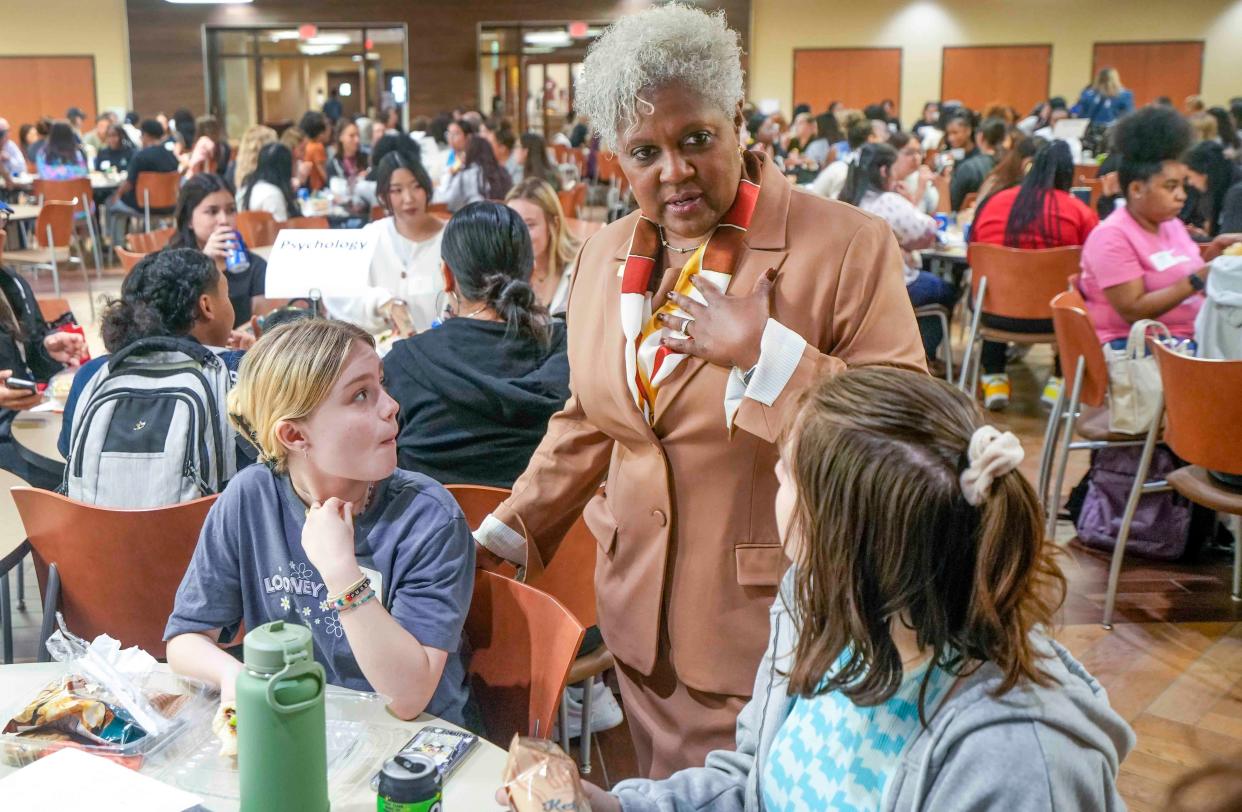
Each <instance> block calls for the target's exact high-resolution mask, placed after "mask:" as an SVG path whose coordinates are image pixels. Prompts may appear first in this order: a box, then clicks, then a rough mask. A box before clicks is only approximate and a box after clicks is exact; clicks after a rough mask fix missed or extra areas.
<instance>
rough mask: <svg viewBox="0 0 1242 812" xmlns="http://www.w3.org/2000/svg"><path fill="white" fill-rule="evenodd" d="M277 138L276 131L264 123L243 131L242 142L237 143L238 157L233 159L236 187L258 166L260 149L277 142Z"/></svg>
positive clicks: (234, 183) (233, 178) (233, 174)
mask: <svg viewBox="0 0 1242 812" xmlns="http://www.w3.org/2000/svg"><path fill="white" fill-rule="evenodd" d="M276 140H277V136H276V131H275V130H273V129H272V128H271V127H265V126H263V125H262V124H255V125H253V126H251V127H249V128H247V130H246V132H244V133H242V137H241V143H239V144H238V145H237V157H236V158H234V159H233V169H232V170H231V171H232V178H231V180H232V182H233V186H234V188H236V187H237V186H238V184H239V183H241V181H243V180H245V179H246V178H248V177H250V173H252V172H254V170H255V169H256V168H258V166H259V151H260V150H262V149H263V148H264V147H266V146H267V145H268V144H275V143H276Z"/></svg>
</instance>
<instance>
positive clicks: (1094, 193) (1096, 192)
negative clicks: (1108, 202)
mask: <svg viewBox="0 0 1242 812" xmlns="http://www.w3.org/2000/svg"><path fill="white" fill-rule="evenodd" d="M1082 185H1083V186H1086V187H1087V188H1088V189H1090V190H1091V198H1090V200H1089V201H1088V202H1087V205H1088V206H1090V207H1091V211H1095V210H1096V208H1095V207H1096V205H1097V204H1098V203H1099V202H1100V190H1101V189H1102V188H1103V187H1104V181H1102V180H1100V179H1099V178H1084V179H1083V181H1082Z"/></svg>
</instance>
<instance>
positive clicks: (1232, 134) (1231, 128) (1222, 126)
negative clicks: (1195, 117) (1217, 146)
mask: <svg viewBox="0 0 1242 812" xmlns="http://www.w3.org/2000/svg"><path fill="white" fill-rule="evenodd" d="M1207 114H1208V115H1209V116H1211V117H1212V118H1214V119H1216V134H1217V135H1219V136H1220V142H1221V143H1222V144H1224V145H1225V146H1226V147H1228V148H1230V149H1236V148H1237V147H1238V128H1237V126H1236V125H1234V123H1233V116H1231V115H1229V112H1228V111H1227V110H1225V108H1223V107H1209V108H1208V111H1207Z"/></svg>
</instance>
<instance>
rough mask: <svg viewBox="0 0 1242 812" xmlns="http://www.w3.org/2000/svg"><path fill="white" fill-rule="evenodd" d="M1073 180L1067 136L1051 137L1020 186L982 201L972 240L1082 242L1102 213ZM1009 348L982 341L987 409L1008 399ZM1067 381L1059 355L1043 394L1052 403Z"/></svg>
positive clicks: (1040, 324) (1034, 328)
mask: <svg viewBox="0 0 1242 812" xmlns="http://www.w3.org/2000/svg"><path fill="white" fill-rule="evenodd" d="M1073 181H1074V158H1073V155H1072V154H1071V153H1070V148H1069V145H1068V144H1066V143H1065V142H1064V141H1053V142H1051V143H1050V144H1048V145H1047V146H1045V147H1043V148H1042V149H1041V150H1040V151H1039V152H1038V153H1036V155H1035V160H1034V162H1032V164H1031V169H1030V171H1029V172H1028V173H1027V175H1026V178H1025V179H1024V180H1023V181H1022V184H1021V185H1020V186H1015V187H1012V188H1009V189H1004V190H1002V191H1000V192H997V193H996V194H994V195H992V196H991V197H989V198H988V199H987V200H985V201H984V202H983V203H982V204H981V205H980V206H979V210H978V212H977V213H976V214H975V220H974V224H973V225H972V226H971V232H970V240H971V242H976V243H990V244H993V245H1005V246H1008V247H1010V248H1027V249H1031V248H1058V247H1060V246H1064V245H1082V244H1083V243H1084V242H1086V240H1087V235H1088V234H1090V233H1091V229H1093V228H1095V227H1096V225H1098V224H1099V222H1100V218H1099V217H1098V216H1097V215H1096V213H1095V212H1094V211H1092V210H1091V209H1090V208H1089V207H1088V206H1087V205H1086V204H1084V203H1083V202H1082V201H1081V200H1079V199H1078V198H1076V197H1074V196H1073V195H1072V194H1070V191H1069V190H1070V185H1071V184H1072V183H1073ZM982 320H983V323H984V324H986V325H987V326H989V327H994V328H996V329H998V330H1010V331H1013V332H1030V333H1050V332H1052V321H1051V320H1048V319H1005V318H1000V317H997V316H989V315H987V314H984V315H983V316H982ZM1005 352H1006V345H1005V344H1004V343H1002V342H998V341H985V342H983V351H982V354H981V355H980V359H979V360H980V365H981V367H982V372H983V375H982V378H981V380H982V383H983V405H984V406H985V407H987V408H988V409H1003V408H1005V406H1007V405H1008V404H1009V392H1010V387H1009V376H1008V375H1007V374H1005ZM1063 385H1064V380H1063V379H1062V377H1061V362H1060V359H1056V362H1055V365H1054V368H1053V373H1052V376H1051V377H1049V378H1048V382H1047V383H1046V384H1045V385H1044V391H1043V395H1042V396H1041V398H1040V400H1042V401H1043V402H1044V403H1046V404H1048V405H1049V406H1051V405H1052V404H1054V403H1055V402H1056V400H1057V398H1058V397H1059V396H1060V394H1061V387H1062V386H1063Z"/></svg>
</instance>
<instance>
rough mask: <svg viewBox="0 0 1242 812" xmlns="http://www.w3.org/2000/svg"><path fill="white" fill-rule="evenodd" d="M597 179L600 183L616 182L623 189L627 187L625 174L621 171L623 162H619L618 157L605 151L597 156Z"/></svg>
mask: <svg viewBox="0 0 1242 812" xmlns="http://www.w3.org/2000/svg"><path fill="white" fill-rule="evenodd" d="M595 179H596V180H597V181H599V182H600V183H612V182H613V181H614V180H615V181H617V182H618V183H619V184H620V186H621V188H622V189H624V188H625V187H626V185H627V181H626V179H625V173H624V172H622V171H621V162H620V161H618V160H617V156H616V155H615V154H614V153H611V152H605V151H603V150H601V151H600V152H599V154H598V155H596V156H595Z"/></svg>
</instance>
